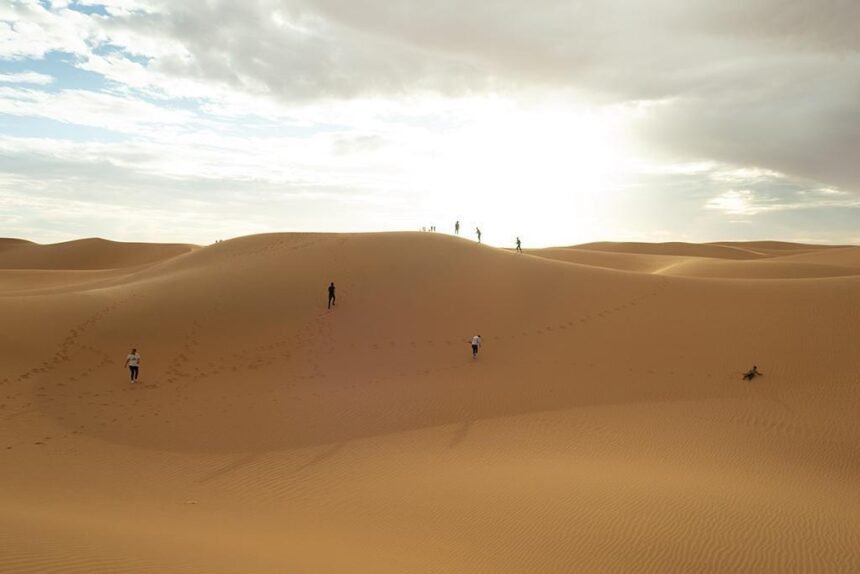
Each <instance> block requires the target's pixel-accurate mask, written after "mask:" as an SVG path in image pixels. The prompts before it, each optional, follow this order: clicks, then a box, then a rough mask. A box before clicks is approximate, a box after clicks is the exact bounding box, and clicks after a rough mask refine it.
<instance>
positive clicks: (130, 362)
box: [123, 349, 140, 384]
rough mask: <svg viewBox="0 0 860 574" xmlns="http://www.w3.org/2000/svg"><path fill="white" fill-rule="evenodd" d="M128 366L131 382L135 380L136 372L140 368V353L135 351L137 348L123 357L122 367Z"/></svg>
mask: <svg viewBox="0 0 860 574" xmlns="http://www.w3.org/2000/svg"><path fill="white" fill-rule="evenodd" d="M125 367H128V370H129V371H130V373H131V384H134V383H136V382H137V372H138V370H139V369H140V353H138V352H137V349H132V350H131V353H129V354H128V356H127V357H126V358H125V365H123V368H125Z"/></svg>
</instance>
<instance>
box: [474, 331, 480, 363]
mask: <svg viewBox="0 0 860 574" xmlns="http://www.w3.org/2000/svg"><path fill="white" fill-rule="evenodd" d="M480 346H481V336H480V335H475V336H474V337H472V358H473V359H477V358H478V349H479V348H480Z"/></svg>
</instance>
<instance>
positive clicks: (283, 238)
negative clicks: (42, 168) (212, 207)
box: [0, 234, 860, 572]
mask: <svg viewBox="0 0 860 574" xmlns="http://www.w3.org/2000/svg"><path fill="white" fill-rule="evenodd" d="M67 245H68V244H67ZM2 247H3V246H2V245H0V263H2V262H4V261H6V262H7V263H6V264H5V265H6V266H7V267H16V268H15V269H6V270H2V269H0V316H2V317H3V318H4V319H5V320H6V322H7V324H9V325H13V326H14V327H13V328H7V329H4V330H3V331H2V332H0V457H2V459H0V460H2V469H3V474H2V478H0V486H2V488H0V571H2V572H52V571H53V572H99V571H101V572H122V571H127V572H147V571H151V572H200V571H206V572H358V571H366V572H586V571H588V572H590V571H595V572H601V571H605V572H618V571H643V572H666V571H685V572H690V571H696V572H740V571H745V572H751V571H755V572H768V571H770V572H784V571H827V572H856V571H860V489H858V488H857V482H856V480H857V479H856V477H857V475H858V471H860V417H858V413H860V353H857V340H858V336H860V275H858V272H857V269H858V267H857V265H856V262H857V260H858V257H857V253H858V251H860V248H841V249H828V248H814V247H810V246H794V247H793V248H792V246H790V245H783V244H776V245H771V244H761V245H753V244H732V245H726V244H721V245H714V244H711V245H707V246H695V245H679V244H674V245H672V246H670V247H669V248H666V247H665V246H663V247H659V246H657V247H644V248H643V247H642V246H641V245H633V246H630V245H628V246H626V247H625V246H623V245H618V244H614V245H612V246H609V247H607V246H605V245H604V246H602V247H603V248H602V249H595V248H594V247H595V246H594V245H592V246H588V247H587V248H563V249H559V250H542V251H541V252H533V253H534V254H526V255H517V254H514V253H510V252H507V251H502V250H496V249H492V248H489V247H484V246H478V245H475V244H473V243H470V242H467V241H463V240H459V239H454V238H450V237H445V236H439V235H431V234H368V235H325V234H318V235H313V234H310V235H264V236H253V237H246V238H240V239H236V240H232V241H227V242H224V243H219V244H217V245H214V246H210V247H206V248H203V249H196V250H192V249H182V250H178V251H177V252H176V253H172V254H171V253H168V251H169V250H168V249H166V248H162V247H161V246H140V245H115V244H113V245H109V248H108V249H107V250H104V251H108V250H111V253H112V257H114V259H113V261H115V262H119V263H118V264H125V263H127V262H130V261H135V262H136V264H135V265H133V266H130V267H129V266H126V267H124V268H114V269H107V268H102V269H101V270H100V271H93V269H95V268H94V267H93V264H92V261H93V258H92V255H91V251H92V246H91V245H89V244H87V243H86V242H80V243H79V244H78V247H79V248H80V251H81V255H80V260H79V259H76V252H75V249H71V248H67V249H65V250H64V251H60V252H57V253H60V255H57V256H56V257H53V258H48V257H47V256H41V255H40V256H37V255H34V256H33V257H34V258H35V262H34V264H33V267H34V268H37V269H42V270H26V269H21V268H18V267H20V266H21V265H20V264H21V263H22V262H23V260H22V259H3V257H5V256H6V255H4V251H3V248H2ZM36 247H38V248H43V249H48V248H50V247H52V246H36ZM14 249H15V250H18V249H35V248H34V247H33V246H32V245H26V244H25V245H18V246H16V247H14ZM625 249H627V251H625ZM697 250H698V251H697ZM138 251H140V252H141V253H138ZM574 252H576V253H574ZM753 252H755V253H753ZM34 253H35V251H34ZM156 253H158V256H155V255H154V254H156ZM697 253H699V255H697ZM18 257H20V256H18ZM147 258H148V259H147ZM654 258H657V259H654ZM660 258H668V259H660ZM142 259H147V260H148V261H149V263H148V264H144V263H143V262H142ZM103 260H106V259H103ZM9 261H14V264H13V263H8V262H9ZM48 263H50V265H48ZM667 265H670V266H671V265H674V266H675V267H674V268H675V269H678V270H686V271H684V272H685V273H686V274H690V275H693V274H695V275H698V277H684V276H676V275H672V274H671V273H670V272H669V271H667V270H666V269H665V267H666V266H667ZM727 265H728V266H729V267H727ZM738 265H743V266H748V267H738ZM2 266H3V265H0V267H2ZM774 266H776V267H774ZM45 268H47V269H50V270H51V271H44V269H45ZM62 269H66V270H62ZM83 269H89V270H90V271H86V272H85V271H82V270H83ZM852 269H853V272H852V271H851V270H852ZM798 270H802V271H803V272H802V273H801V272H799V271H798ZM836 270H839V273H836V272H835V271H836ZM816 271H818V272H819V273H818V274H816ZM88 273H92V274H91V275H89V274H88ZM682 274H683V273H682ZM833 275H838V276H833ZM794 277H801V278H794ZM761 278H765V279H767V280H760V279H761ZM329 281H335V282H336V283H337V285H338V297H339V299H338V302H339V304H338V306H337V308H336V309H335V310H333V311H331V312H329V311H327V310H326V309H325V285H327V284H328V282H329ZM476 331H477V332H480V333H481V334H482V335H483V337H484V341H485V347H484V349H483V350H482V353H481V356H480V358H479V359H478V360H477V361H473V360H472V359H471V357H470V353H469V350H468V344H467V339H468V338H469V337H470V336H471V335H472V334H474V333H475V332H476ZM133 345H134V346H137V347H138V348H139V349H140V350H141V353H142V355H143V366H142V377H141V378H142V384H139V385H137V386H134V387H132V386H130V385H128V384H127V382H126V373H125V371H124V370H123V369H122V361H123V359H124V356H125V354H126V353H127V352H128V349H129V348H130V347H131V346H133ZM753 363H757V364H758V365H759V367H760V369H761V370H762V371H764V372H765V373H766V376H765V377H764V378H762V379H759V380H756V381H755V382H754V383H752V384H750V383H743V382H741V381H740V372H741V370H742V369H745V368H747V367H749V366H750V365H751V364H753Z"/></svg>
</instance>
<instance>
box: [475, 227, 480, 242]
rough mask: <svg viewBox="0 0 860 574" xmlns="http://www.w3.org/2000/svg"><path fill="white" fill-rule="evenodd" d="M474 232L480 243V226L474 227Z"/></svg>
mask: <svg viewBox="0 0 860 574" xmlns="http://www.w3.org/2000/svg"><path fill="white" fill-rule="evenodd" d="M475 233H476V234H477V235H478V243H480V242H481V228H480V227H476V228H475Z"/></svg>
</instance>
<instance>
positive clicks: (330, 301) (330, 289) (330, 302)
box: [328, 281, 334, 309]
mask: <svg viewBox="0 0 860 574" xmlns="http://www.w3.org/2000/svg"><path fill="white" fill-rule="evenodd" d="M332 305H334V281H332V282H331V284H330V285H329V286H328V308H329V309H331V306H332Z"/></svg>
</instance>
